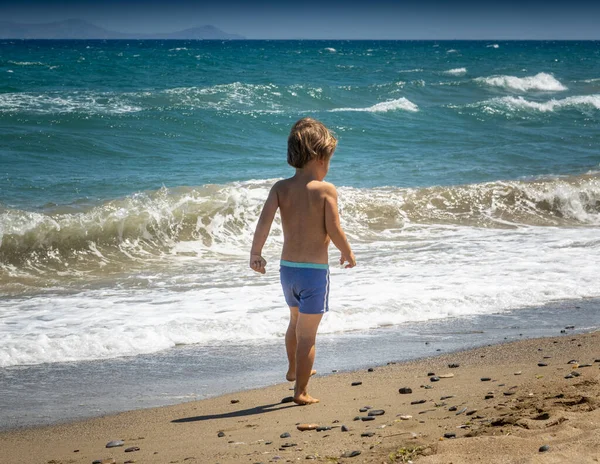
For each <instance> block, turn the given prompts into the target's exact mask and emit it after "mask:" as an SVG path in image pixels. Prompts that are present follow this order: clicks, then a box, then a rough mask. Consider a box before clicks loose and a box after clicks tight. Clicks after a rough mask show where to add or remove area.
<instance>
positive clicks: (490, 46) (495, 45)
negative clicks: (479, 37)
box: [486, 44, 500, 48]
mask: <svg viewBox="0 0 600 464" xmlns="http://www.w3.org/2000/svg"><path fill="white" fill-rule="evenodd" d="M486 47H487V48H500V45H498V44H491V45H486Z"/></svg>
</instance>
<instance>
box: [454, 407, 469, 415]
mask: <svg viewBox="0 0 600 464" xmlns="http://www.w3.org/2000/svg"><path fill="white" fill-rule="evenodd" d="M466 410H467V408H462V409H461V410H460V411H458V412H457V413H456V415H457V416H458V415H459V414H462V413H463V412H465V411H466Z"/></svg>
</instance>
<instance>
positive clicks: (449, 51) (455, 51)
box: [446, 48, 458, 53]
mask: <svg viewBox="0 0 600 464" xmlns="http://www.w3.org/2000/svg"><path fill="white" fill-rule="evenodd" d="M446 53H458V50H454V49H453V48H451V49H450V50H446Z"/></svg>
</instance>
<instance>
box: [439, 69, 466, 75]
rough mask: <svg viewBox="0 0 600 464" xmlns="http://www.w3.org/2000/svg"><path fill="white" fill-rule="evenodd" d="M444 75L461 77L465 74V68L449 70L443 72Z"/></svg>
mask: <svg viewBox="0 0 600 464" xmlns="http://www.w3.org/2000/svg"><path fill="white" fill-rule="evenodd" d="M444 74H448V75H450V76H462V75H464V74H467V68H455V69H449V70H448V71H444Z"/></svg>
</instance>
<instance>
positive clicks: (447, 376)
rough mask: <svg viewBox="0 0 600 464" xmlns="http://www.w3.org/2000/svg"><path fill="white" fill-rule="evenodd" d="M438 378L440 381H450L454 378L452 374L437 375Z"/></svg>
mask: <svg viewBox="0 0 600 464" xmlns="http://www.w3.org/2000/svg"><path fill="white" fill-rule="evenodd" d="M438 377H439V378H440V379H451V378H452V377H454V374H440V375H438Z"/></svg>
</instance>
